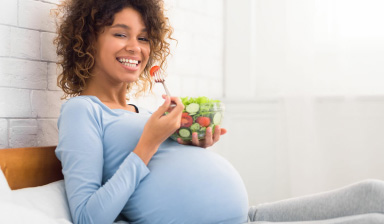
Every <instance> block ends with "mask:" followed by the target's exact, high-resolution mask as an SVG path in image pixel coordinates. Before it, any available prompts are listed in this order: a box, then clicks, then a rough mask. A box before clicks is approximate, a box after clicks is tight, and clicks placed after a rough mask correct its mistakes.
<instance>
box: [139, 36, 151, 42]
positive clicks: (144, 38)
mask: <svg viewBox="0 0 384 224" xmlns="http://www.w3.org/2000/svg"><path fill="white" fill-rule="evenodd" d="M139 40H141V41H145V42H148V41H149V40H148V38H146V37H139Z"/></svg>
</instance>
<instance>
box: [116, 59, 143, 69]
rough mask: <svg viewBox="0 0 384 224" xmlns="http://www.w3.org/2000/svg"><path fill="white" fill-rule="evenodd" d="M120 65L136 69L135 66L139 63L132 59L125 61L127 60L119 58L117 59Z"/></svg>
mask: <svg viewBox="0 0 384 224" xmlns="http://www.w3.org/2000/svg"><path fill="white" fill-rule="evenodd" d="M117 60H118V61H119V62H120V63H122V64H123V65H125V66H128V67H136V66H137V64H139V61H137V60H132V59H127V58H119V59H117Z"/></svg>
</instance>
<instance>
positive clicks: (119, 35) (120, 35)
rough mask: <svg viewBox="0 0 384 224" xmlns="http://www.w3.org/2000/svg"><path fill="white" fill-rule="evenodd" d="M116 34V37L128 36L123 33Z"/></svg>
mask: <svg viewBox="0 0 384 224" xmlns="http://www.w3.org/2000/svg"><path fill="white" fill-rule="evenodd" d="M114 36H115V37H126V35H125V34H121V33H115V34H114Z"/></svg>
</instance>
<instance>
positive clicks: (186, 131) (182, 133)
mask: <svg viewBox="0 0 384 224" xmlns="http://www.w3.org/2000/svg"><path fill="white" fill-rule="evenodd" d="M179 135H180V137H182V138H188V137H189V136H191V131H190V130H189V129H188V128H180V130H179Z"/></svg>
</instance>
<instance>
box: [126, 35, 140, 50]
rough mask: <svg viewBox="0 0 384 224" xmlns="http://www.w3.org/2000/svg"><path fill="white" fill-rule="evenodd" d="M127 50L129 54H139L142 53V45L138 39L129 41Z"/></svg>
mask: <svg viewBox="0 0 384 224" xmlns="http://www.w3.org/2000/svg"><path fill="white" fill-rule="evenodd" d="M125 49H126V50H127V51H129V52H133V53H137V52H140V45H139V42H138V40H136V39H133V38H132V39H129V40H128V41H127V43H126V46H125Z"/></svg>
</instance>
